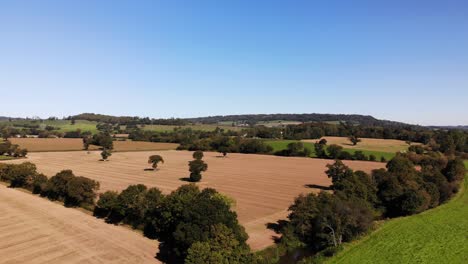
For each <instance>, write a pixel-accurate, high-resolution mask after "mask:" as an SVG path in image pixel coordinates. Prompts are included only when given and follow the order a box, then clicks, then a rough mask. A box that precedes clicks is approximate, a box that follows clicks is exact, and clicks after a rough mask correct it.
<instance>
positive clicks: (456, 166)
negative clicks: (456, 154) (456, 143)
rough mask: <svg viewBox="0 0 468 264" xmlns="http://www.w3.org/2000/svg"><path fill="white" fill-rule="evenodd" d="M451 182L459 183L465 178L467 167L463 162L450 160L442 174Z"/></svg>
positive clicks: (457, 159)
mask: <svg viewBox="0 0 468 264" xmlns="http://www.w3.org/2000/svg"><path fill="white" fill-rule="evenodd" d="M442 173H443V174H444V175H445V177H446V178H447V180H448V181H449V182H459V181H461V180H463V178H464V177H465V165H464V164H463V160H462V159H460V158H456V159H453V160H449V161H448V163H447V166H446V167H445V169H444V170H443V172H442Z"/></svg>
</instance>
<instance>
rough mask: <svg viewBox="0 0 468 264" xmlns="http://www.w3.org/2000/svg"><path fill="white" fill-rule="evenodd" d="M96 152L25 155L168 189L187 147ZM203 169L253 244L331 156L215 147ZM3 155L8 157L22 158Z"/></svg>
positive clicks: (176, 182)
mask: <svg viewBox="0 0 468 264" xmlns="http://www.w3.org/2000/svg"><path fill="white" fill-rule="evenodd" d="M152 154H159V155H161V156H162V157H163V158H164V161H165V163H164V164H162V165H161V166H160V170H158V171H144V169H145V168H148V166H149V165H148V164H147V159H148V156H150V155H152ZM99 159H100V156H99V152H97V151H96V152H91V153H90V154H87V153H86V152H60V153H59V152H48V153H31V154H30V155H29V161H31V162H33V163H35V164H36V165H37V166H38V170H39V171H40V172H43V173H44V174H46V175H49V176H51V175H54V174H55V173H57V172H58V171H60V170H62V169H71V170H73V171H74V172H75V174H77V175H80V176H86V177H89V178H92V179H95V180H98V181H99V182H100V183H101V192H102V191H106V190H122V189H124V188H126V187H127V186H128V185H131V184H137V183H142V184H145V185H147V186H150V187H153V186H154V187H158V188H160V189H161V190H162V191H163V192H165V193H168V192H170V191H172V190H174V189H176V188H177V187H179V186H180V185H182V184H186V183H187V182H185V181H182V180H181V179H180V178H183V177H187V176H188V161H189V160H192V153H191V152H188V151H152V152H121V153H114V155H112V157H111V159H110V161H108V162H102V161H99ZM204 159H205V161H206V162H207V163H208V171H207V172H206V173H204V175H203V179H202V182H200V183H198V185H199V186H201V187H213V188H215V189H217V190H218V191H220V192H222V193H224V194H227V195H228V196H230V197H232V198H234V199H235V200H236V202H237V204H236V208H235V210H236V211H237V213H238V215H239V220H240V222H241V224H242V225H244V227H245V228H246V230H247V232H248V233H249V235H250V240H249V244H250V245H251V246H252V248H253V249H262V248H264V247H266V246H269V245H271V244H272V243H273V241H272V235H275V234H274V233H273V232H272V231H270V230H267V228H266V226H265V225H266V224H267V223H271V222H276V221H277V220H279V219H282V218H285V217H286V216H287V208H288V206H289V205H291V203H292V202H293V200H294V198H295V197H296V196H297V195H298V194H300V193H307V192H311V191H318V189H313V188H310V187H308V185H314V184H315V185H318V186H328V185H329V184H330V180H329V179H328V178H327V176H326V175H325V173H324V171H325V165H326V164H328V163H331V162H333V161H331V160H321V159H309V158H292V157H277V156H269V155H253V154H251V155H248V154H229V155H228V157H227V158H222V157H220V156H219V154H218V153H210V152H208V153H205V158H204ZM24 161H25V160H22V161H8V162H12V163H13V162H14V163H18V162H24ZM345 163H346V164H348V165H350V166H351V167H352V168H354V169H360V170H364V171H368V172H369V171H370V170H372V169H376V168H381V167H383V166H384V165H385V164H383V163H374V162H361V161H346V162H345Z"/></svg>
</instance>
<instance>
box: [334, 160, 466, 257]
mask: <svg viewBox="0 0 468 264" xmlns="http://www.w3.org/2000/svg"><path fill="white" fill-rule="evenodd" d="M467 165H468V164H467ZM467 188H468V181H467V180H466V179H465V181H464V184H463V188H462V189H461V191H460V193H459V194H458V195H457V196H456V197H454V198H453V199H452V200H450V201H449V202H448V203H447V204H444V205H441V206H439V207H437V208H434V209H432V210H429V211H426V212H423V213H421V214H417V215H413V216H410V217H403V218H396V219H392V220H389V221H386V222H385V223H384V224H383V225H381V226H380V227H379V228H378V229H377V230H376V231H374V232H373V233H372V234H371V235H369V236H368V237H365V238H363V239H361V240H359V241H357V242H356V243H352V244H350V245H347V246H346V247H345V250H344V251H342V252H340V253H338V255H337V256H336V257H333V258H332V259H331V260H330V261H328V263H390V262H391V263H465V262H466V259H467V253H466V252H468V243H466V232H462V230H466V227H467V226H468V218H467V217H466V216H467V215H468V207H467V206H466V204H467V203H468V195H467V194H466V189H467Z"/></svg>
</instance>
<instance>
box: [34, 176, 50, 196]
mask: <svg viewBox="0 0 468 264" xmlns="http://www.w3.org/2000/svg"><path fill="white" fill-rule="evenodd" d="M47 181H48V178H47V176H45V175H44V174H37V175H34V176H33V179H32V193H34V194H40V193H42V192H44V190H45V188H46V186H47Z"/></svg>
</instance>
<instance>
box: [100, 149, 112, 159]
mask: <svg viewBox="0 0 468 264" xmlns="http://www.w3.org/2000/svg"><path fill="white" fill-rule="evenodd" d="M110 156H112V152H111V151H110V150H109V149H106V148H105V149H103V150H102V152H101V157H102V160H107V159H108V158H109V157H110Z"/></svg>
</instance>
